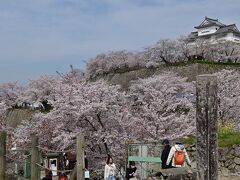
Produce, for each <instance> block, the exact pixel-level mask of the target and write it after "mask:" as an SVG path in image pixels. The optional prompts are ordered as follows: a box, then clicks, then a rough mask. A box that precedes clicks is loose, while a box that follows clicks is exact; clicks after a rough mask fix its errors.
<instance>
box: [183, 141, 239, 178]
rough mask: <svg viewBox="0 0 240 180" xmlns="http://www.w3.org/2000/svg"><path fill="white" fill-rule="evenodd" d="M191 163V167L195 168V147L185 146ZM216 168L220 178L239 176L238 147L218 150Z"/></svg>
mask: <svg viewBox="0 0 240 180" xmlns="http://www.w3.org/2000/svg"><path fill="white" fill-rule="evenodd" d="M186 149H187V152H188V153H189V156H190V159H191V161H192V167H193V168H196V147H195V145H191V146H186ZM218 167H219V175H220V176H230V175H239V176H240V145H234V146H232V147H227V148H219V149H218Z"/></svg>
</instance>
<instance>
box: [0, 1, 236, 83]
mask: <svg viewBox="0 0 240 180" xmlns="http://www.w3.org/2000/svg"><path fill="white" fill-rule="evenodd" d="M239 7H240V1H239V0H1V1H0V55H1V56H0V83H3V82H8V81H19V82H21V83H26V82H27V81H28V79H35V78H37V77H38V76H39V75H41V74H56V73H55V72H56V71H60V72H65V71H67V70H68V69H69V65H70V64H71V65H73V66H74V67H78V68H81V69H84V66H85V62H86V61H87V60H89V59H90V58H93V57H95V56H96V55H97V54H99V53H105V52H109V51H114V50H123V49H126V50H141V49H142V48H143V47H146V46H148V45H151V44H154V43H155V42H156V41H158V40H159V39H164V38H177V37H179V36H180V35H187V34H188V33H190V32H191V31H193V30H194V28H193V27H194V26H195V25H198V24H200V23H201V21H202V20H203V19H204V17H205V16H208V17H210V18H218V19H219V20H220V21H221V22H223V23H226V24H230V23H236V24H237V26H238V27H239V28H240V8H239Z"/></svg>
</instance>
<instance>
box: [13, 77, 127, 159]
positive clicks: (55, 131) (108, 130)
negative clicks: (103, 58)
mask: <svg viewBox="0 0 240 180" xmlns="http://www.w3.org/2000/svg"><path fill="white" fill-rule="evenodd" d="M65 77H66V76H63V78H62V80H61V81H60V83H59V85H58V86H56V89H55V90H54V92H55V101H54V102H53V107H54V108H53V109H52V110H51V111H50V112H49V113H37V114H35V116H34V117H33V119H32V120H31V121H25V122H24V123H23V124H22V125H21V126H19V127H18V128H17V130H16V132H15V137H16V139H17V141H18V142H19V143H22V144H26V143H28V142H29V140H30V134H31V133H33V132H34V133H36V134H37V135H38V136H39V138H40V139H39V140H40V144H41V145H42V146H44V147H47V148H51V149H59V150H64V149H69V148H70V149H72V148H75V145H76V136H77V135H78V134H84V136H85V138H86V142H87V147H88V148H87V149H88V151H91V154H92V155H93V157H94V154H95V155H96V156H97V155H99V154H105V155H106V154H107V153H110V154H112V155H113V156H116V157H118V158H117V160H119V159H121V158H123V157H124V156H123V153H125V151H123V150H121V149H122V148H123V147H124V144H125V142H126V140H127V139H128V134H127V132H126V131H125V128H124V126H123V125H122V124H121V121H122V119H123V118H126V117H125V114H126V113H125V111H127V109H126V105H124V103H125V99H124V93H123V92H121V91H120V90H119V89H120V87H119V86H111V85H108V84H107V83H106V82H104V81H97V82H92V83H89V82H86V81H81V82H75V83H73V79H69V81H67V80H66V78H65ZM68 77H69V76H68ZM74 79H75V78H74ZM119 162H120V160H119Z"/></svg>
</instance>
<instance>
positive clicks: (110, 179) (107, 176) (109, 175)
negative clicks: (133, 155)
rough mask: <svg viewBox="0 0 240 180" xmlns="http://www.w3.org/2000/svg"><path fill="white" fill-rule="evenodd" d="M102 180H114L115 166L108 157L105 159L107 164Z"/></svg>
mask: <svg viewBox="0 0 240 180" xmlns="http://www.w3.org/2000/svg"><path fill="white" fill-rule="evenodd" d="M104 180H116V166H115V164H114V163H113V159H112V157H111V156H110V155H108V157H107V162H106V165H105V170H104Z"/></svg>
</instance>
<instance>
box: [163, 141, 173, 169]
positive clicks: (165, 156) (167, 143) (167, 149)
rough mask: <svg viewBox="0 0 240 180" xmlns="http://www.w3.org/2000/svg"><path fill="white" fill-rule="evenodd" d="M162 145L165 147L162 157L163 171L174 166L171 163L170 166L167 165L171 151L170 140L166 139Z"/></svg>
mask: <svg viewBox="0 0 240 180" xmlns="http://www.w3.org/2000/svg"><path fill="white" fill-rule="evenodd" d="M162 145H164V149H163V151H162V155H161V161H162V169H168V168H172V167H173V166H172V163H171V162H170V163H169V165H167V159H168V155H169V152H170V150H171V146H170V145H169V140H168V139H164V140H163V142H162Z"/></svg>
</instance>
